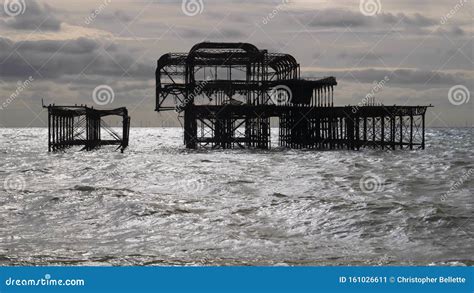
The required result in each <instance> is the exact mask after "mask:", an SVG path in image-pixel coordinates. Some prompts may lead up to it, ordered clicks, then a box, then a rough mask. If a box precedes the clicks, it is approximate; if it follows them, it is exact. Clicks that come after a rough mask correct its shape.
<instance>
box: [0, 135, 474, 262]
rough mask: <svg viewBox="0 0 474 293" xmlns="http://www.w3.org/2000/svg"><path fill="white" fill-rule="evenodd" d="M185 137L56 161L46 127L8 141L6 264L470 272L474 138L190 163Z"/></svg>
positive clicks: (0, 233)
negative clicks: (397, 267) (408, 147)
mask: <svg viewBox="0 0 474 293" xmlns="http://www.w3.org/2000/svg"><path fill="white" fill-rule="evenodd" d="M181 133H182V130H181V129H178V128H176V129H173V128H168V129H164V128H149V129H146V128H135V129H132V130H131V146H130V148H129V149H128V150H126V152H125V153H124V154H120V153H119V152H113V151H111V149H103V150H98V151H94V152H78V151H75V150H68V151H67V152H66V153H58V154H50V153H48V152H47V148H46V135H47V133H46V129H40V128H31V129H0V183H1V184H0V265H18V264H22V265H30V264H34V265H46V264H48V265H57V264H59V265H64V264H67V265H69V264H72V265H109V264H111V265H143V264H145V265H170V264H171V265H174V264H178V265H201V264H202V265H240V264H248V265H285V264H286V265H339V264H345V265H372V264H374V265H377V264H387V265H391V264H408V265H409V264H414V265H423V264H448V265H462V264H467V265H473V263H474V259H473V258H474V257H473V255H474V254H473V251H474V245H473V243H474V241H473V238H472V237H473V228H474V225H473V218H472V216H473V190H474V183H473V176H474V174H473V170H472V169H473V168H474V164H473V158H474V152H473V149H472V145H473V130H472V129H431V130H428V132H427V143H428V146H427V149H426V150H425V151H395V152H384V151H375V150H363V151H359V152H355V151H327V152H317V151H299V150H298V151H296V150H275V149H274V150H271V151H248V150H228V151H223V150H215V151H202V150H201V151H189V150H185V149H183V147H182V144H181V142H182V138H181ZM361 182H362V183H366V184H365V185H364V184H362V185H361ZM372 183H374V185H371V184H372ZM453 185H454V186H453ZM364 191H365V192H364Z"/></svg>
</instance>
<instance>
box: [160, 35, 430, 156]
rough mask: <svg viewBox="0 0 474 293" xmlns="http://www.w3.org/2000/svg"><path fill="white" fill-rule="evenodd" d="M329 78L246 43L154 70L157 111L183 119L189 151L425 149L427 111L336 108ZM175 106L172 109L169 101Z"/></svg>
mask: <svg viewBox="0 0 474 293" xmlns="http://www.w3.org/2000/svg"><path fill="white" fill-rule="evenodd" d="M336 85H337V82H336V79H335V78H334V77H326V78H318V79H313V78H306V79H303V78H301V77H300V66H299V64H298V63H297V62H296V60H295V58H293V56H291V55H288V54H277V53H269V52H267V50H259V49H258V48H257V47H255V46H254V45H252V44H248V43H209V42H204V43H199V44H196V45H195V46H194V47H193V48H192V49H191V50H190V51H189V53H168V54H165V55H163V56H161V58H160V59H159V60H158V66H157V69H156V111H158V112H160V111H169V110H176V111H178V112H179V113H183V114H184V143H185V145H186V147H187V148H196V147H198V146H210V147H212V148H218V147H220V148H234V147H241V148H245V147H254V148H261V149H268V148H269V147H270V137H271V136H270V118H272V117H275V118H278V119H279V144H280V146H285V147H289V148H311V149H338V148H339V149H342V148H347V149H359V148H361V147H369V146H370V147H380V148H391V149H395V148H400V149H403V148H409V149H413V148H415V147H416V148H424V147H425V139H424V137H425V134H424V131H425V112H426V108H427V107H428V106H382V105H380V106H376V105H369V106H368V105H364V106H360V107H356V106H354V107H351V106H344V107H335V106H334V87H335V86H336ZM170 98H173V99H174V101H167V100H169V99H170Z"/></svg>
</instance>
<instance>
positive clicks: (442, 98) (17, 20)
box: [0, 0, 474, 127]
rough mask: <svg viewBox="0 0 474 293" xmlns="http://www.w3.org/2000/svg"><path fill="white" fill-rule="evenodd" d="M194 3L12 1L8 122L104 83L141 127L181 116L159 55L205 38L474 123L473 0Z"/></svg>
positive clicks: (2, 13)
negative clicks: (161, 107) (165, 92)
mask: <svg viewBox="0 0 474 293" xmlns="http://www.w3.org/2000/svg"><path fill="white" fill-rule="evenodd" d="M0 2H2V1H1V0H0ZM185 2H186V3H185V4H186V5H184V6H183V5H182V4H183V3H182V1H169V0H168V1H158V0H154V1H153V0H139V1H125V0H68V1H64V0H51V1H46V0H44V1H39V0H33V1H30V0H4V1H3V2H2V3H1V6H0V127H2V126H3V127H11V126H13V127H26V126H45V125H46V124H45V121H46V120H47V115H46V113H45V112H44V111H43V109H41V99H44V100H45V102H46V103H56V104H88V105H94V102H93V99H92V93H93V91H94V89H95V88H96V87H98V86H101V85H107V86H110V87H111V88H112V89H113V92H114V94H115V96H114V99H113V101H111V103H110V104H108V105H106V106H105V107H106V108H114V107H121V106H126V107H128V108H129V111H130V114H131V116H132V121H133V122H134V125H140V124H142V125H172V124H173V123H175V119H174V117H173V116H174V114H173V113H167V114H166V113H165V114H162V113H160V114H157V113H156V112H154V111H153V110H154V103H155V96H154V70H155V67H156V60H157V59H158V58H159V57H160V56H161V55H162V54H164V53H167V52H187V51H189V49H190V48H191V46H192V45H194V44H195V43H198V42H201V41H204V40H206V41H221V42H249V43H253V44H255V45H256V46H257V47H259V48H260V49H264V48H266V49H268V50H269V51H275V52H282V53H290V54H292V55H293V56H295V58H296V59H297V60H298V62H299V63H300V64H301V71H302V75H306V76H315V77H316V76H328V75H333V76H335V77H336V79H337V80H338V82H339V85H338V86H337V88H336V92H335V102H336V104H338V105H348V104H358V103H360V102H361V101H362V100H363V99H364V97H365V96H366V95H367V94H368V93H370V92H371V91H373V88H374V82H379V81H381V80H384V79H386V80H388V82H386V83H385V85H384V87H383V89H381V90H380V91H379V92H377V93H376V98H377V100H379V101H381V102H383V103H384V104H387V105H393V104H397V105H405V104H407V105H422V104H433V105H434V106H435V108H432V109H431V110H430V114H429V115H428V117H427V125H428V126H465V125H469V126H472V124H473V120H474V119H473V116H474V115H472V113H473V112H474V111H473V110H474V109H473V108H474V107H473V103H474V102H473V99H472V98H471V97H470V95H471V93H472V90H473V88H474V72H473V60H474V50H473V38H472V33H473V30H474V27H473V1H472V0H466V1H464V0H460V1H456V0H417V1H413V0H400V1H395V0H391V1H387V0H362V1H356V0H351V1H349V0H337V1H336V0H334V1H317V0H315V1H311V0H304V1H297V0H289V1H263V0H262V1H250V0H249V1H207V0H200V1H199V0H194V1H193V0H185ZM188 2H193V3H188ZM194 8H197V10H193V9H194ZM194 14H195V15H194ZM466 89H467V91H466ZM450 90H451V91H450ZM450 93H451V95H450ZM96 107H97V105H96Z"/></svg>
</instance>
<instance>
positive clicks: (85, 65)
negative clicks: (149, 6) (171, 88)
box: [0, 38, 154, 79]
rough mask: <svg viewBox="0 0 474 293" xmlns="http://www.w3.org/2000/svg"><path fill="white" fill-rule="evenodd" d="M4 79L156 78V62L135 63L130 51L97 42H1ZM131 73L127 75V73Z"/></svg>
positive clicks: (1, 62) (5, 40) (2, 76)
mask: <svg viewBox="0 0 474 293" xmlns="http://www.w3.org/2000/svg"><path fill="white" fill-rule="evenodd" d="M0 48H2V50H1V51H0V64H1V66H0V76H1V78H2V79H8V78H9V79H15V78H19V77H20V78H22V77H25V76H30V75H33V76H37V72H36V71H39V73H40V75H41V77H43V78H50V79H52V78H59V77H62V76H64V75H77V74H81V73H83V74H85V75H102V76H115V77H116V76H122V75H124V76H131V77H132V78H152V77H153V72H154V62H150V64H145V63H143V62H135V58H134V57H133V55H132V54H131V53H130V52H129V51H128V50H126V49H123V48H120V47H117V46H115V45H110V46H109V47H104V46H103V45H101V44H100V43H98V42H96V41H95V40H91V39H86V38H79V39H76V40H72V41H25V42H17V43H14V42H12V41H11V40H9V39H5V38H0ZM125 71H127V73H125Z"/></svg>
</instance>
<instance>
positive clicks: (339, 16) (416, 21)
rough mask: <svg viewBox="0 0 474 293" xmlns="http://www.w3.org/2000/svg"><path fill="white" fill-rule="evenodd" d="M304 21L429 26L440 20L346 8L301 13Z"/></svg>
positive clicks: (329, 24) (325, 24) (315, 24)
mask: <svg viewBox="0 0 474 293" xmlns="http://www.w3.org/2000/svg"><path fill="white" fill-rule="evenodd" d="M300 17H302V19H303V21H304V23H306V24H307V25H309V26H312V27H348V26H350V27H374V28H377V27H384V26H386V25H387V24H389V25H395V24H400V25H403V26H406V27H428V26H432V25H436V24H437V23H438V22H439V21H438V20H436V19H432V18H429V17H426V16H423V15H421V14H420V13H415V14H411V15H410V14H406V13H396V14H394V13H381V14H378V15H376V16H373V17H367V16H365V15H363V14H362V13H360V12H359V11H355V10H349V9H344V8H332V9H322V10H314V11H313V12H312V13H308V12H304V13H300Z"/></svg>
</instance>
